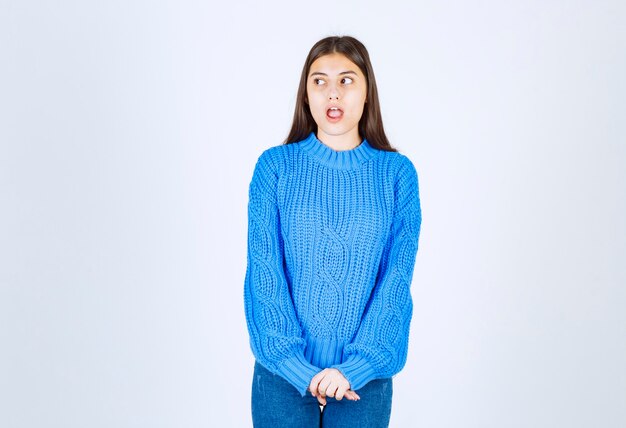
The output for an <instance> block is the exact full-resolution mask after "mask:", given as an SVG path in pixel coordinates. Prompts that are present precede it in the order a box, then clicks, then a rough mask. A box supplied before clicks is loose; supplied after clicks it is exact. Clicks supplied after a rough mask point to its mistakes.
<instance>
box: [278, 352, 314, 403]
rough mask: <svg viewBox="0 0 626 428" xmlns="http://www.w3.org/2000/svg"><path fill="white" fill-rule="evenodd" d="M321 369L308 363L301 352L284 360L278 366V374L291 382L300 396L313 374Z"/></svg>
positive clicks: (304, 391) (304, 393)
mask: <svg viewBox="0 0 626 428" xmlns="http://www.w3.org/2000/svg"><path fill="white" fill-rule="evenodd" d="M321 371H322V369H320V368H318V367H315V366H314V365H313V364H311V363H309V362H308V361H307V360H306V358H304V354H302V353H301V352H300V353H298V354H297V355H296V356H295V357H291V358H289V359H287V360H284V361H283V362H282V363H281V364H280V367H278V374H279V375H281V376H282V377H283V378H284V379H285V380H287V381H288V382H289V383H290V384H292V385H293V386H294V387H295V388H296V389H297V390H298V392H299V393H300V395H301V396H302V397H304V396H305V395H306V391H307V389H308V387H309V385H310V384H311V379H313V376H315V375H316V374H318V373H319V372H321Z"/></svg>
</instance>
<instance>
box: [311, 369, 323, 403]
mask: <svg viewBox="0 0 626 428" xmlns="http://www.w3.org/2000/svg"><path fill="white" fill-rule="evenodd" d="M325 375H326V374H325V373H324V370H322V371H321V372H319V373H318V374H316V375H315V376H313V379H311V383H310V384H309V390H310V391H311V394H312V395H313V397H317V395H318V394H319V391H318V388H319V383H320V381H321V380H322V379H324V376H325Z"/></svg>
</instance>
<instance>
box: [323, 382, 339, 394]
mask: <svg viewBox="0 0 626 428" xmlns="http://www.w3.org/2000/svg"><path fill="white" fill-rule="evenodd" d="M337 389H339V388H338V386H337V385H335V384H330V386H329V387H328V389H326V396H327V397H334V396H335V394H336V393H337Z"/></svg>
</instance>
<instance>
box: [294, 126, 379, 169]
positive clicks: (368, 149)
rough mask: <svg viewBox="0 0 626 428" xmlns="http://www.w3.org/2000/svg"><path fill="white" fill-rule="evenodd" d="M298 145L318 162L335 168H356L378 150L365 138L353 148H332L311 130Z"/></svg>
mask: <svg viewBox="0 0 626 428" xmlns="http://www.w3.org/2000/svg"><path fill="white" fill-rule="evenodd" d="M300 147H302V148H303V149H304V150H305V151H306V152H307V153H309V154H310V155H311V156H313V157H315V159H317V160H318V161H319V162H320V163H322V164H324V165H326V166H329V167H331V168H335V169H354V168H358V167H359V166H360V165H361V164H362V163H363V162H365V161H367V160H368V159H371V158H372V157H373V156H374V155H376V153H377V152H378V149H376V148H375V147H372V146H371V145H370V143H369V142H368V141H367V139H365V138H364V139H363V141H361V144H359V145H358V146H356V147H355V148H353V149H350V150H339V151H338V150H334V149H332V148H330V147H329V146H327V145H326V144H324V143H323V142H321V141H320V140H319V139H318V138H317V136H316V135H315V132H313V131H311V133H310V134H309V135H308V137H306V138H305V139H304V140H302V141H301V142H300Z"/></svg>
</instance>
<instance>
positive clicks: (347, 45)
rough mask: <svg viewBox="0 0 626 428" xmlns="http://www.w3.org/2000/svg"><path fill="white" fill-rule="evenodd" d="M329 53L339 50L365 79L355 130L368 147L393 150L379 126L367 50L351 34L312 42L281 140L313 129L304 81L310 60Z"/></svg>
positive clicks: (293, 139)
mask: <svg viewBox="0 0 626 428" xmlns="http://www.w3.org/2000/svg"><path fill="white" fill-rule="evenodd" d="M333 53H340V54H343V55H344V56H345V57H346V58H348V59H349V60H350V61H352V62H353V63H355V64H356V65H357V66H358V67H359V68H360V69H361V72H362V73H363V75H365V79H366V80H367V95H366V103H365V105H364V107H363V115H362V116H361V119H360V120H359V134H360V135H361V137H363V138H365V139H367V141H368V142H369V143H370V145H371V146H372V147H375V148H377V149H380V150H385V151H388V152H397V151H398V150H397V149H395V148H394V147H392V146H391V144H390V143H389V140H388V139H387V136H386V135H385V130H384V128H383V119H382V116H381V114H380V104H379V102H378V89H377V88H376V78H375V77H374V69H373V68H372V64H371V63H370V57H369V53H368V52H367V49H366V48H365V46H364V45H363V43H361V42H360V41H358V40H357V39H355V38H354V37H351V36H330V37H326V38H324V39H322V40H320V41H319V42H317V43H315V45H313V47H312V48H311V50H310V51H309V55H308V56H307V57H306V61H305V62H304V67H303V68H302V74H301V76H300V85H299V87H298V95H297V97H296V108H295V112H294V114H293V123H292V125H291V131H289V135H288V136H287V138H286V139H285V141H284V142H283V144H291V143H295V142H297V141H301V140H303V139H305V138H306V137H308V136H309V134H310V133H311V132H315V131H316V129H317V124H316V123H315V120H314V119H313V115H312V114H311V109H310V108H309V105H308V104H307V103H306V98H307V93H306V83H307V76H308V74H309V70H310V69H311V64H313V62H314V61H315V60H316V59H317V58H319V57H321V56H323V55H328V54H333Z"/></svg>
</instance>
